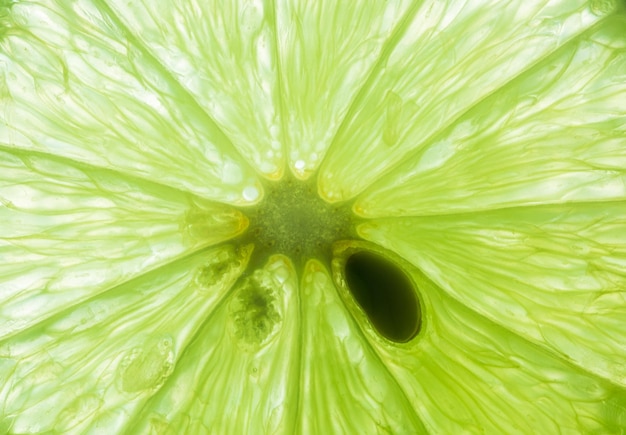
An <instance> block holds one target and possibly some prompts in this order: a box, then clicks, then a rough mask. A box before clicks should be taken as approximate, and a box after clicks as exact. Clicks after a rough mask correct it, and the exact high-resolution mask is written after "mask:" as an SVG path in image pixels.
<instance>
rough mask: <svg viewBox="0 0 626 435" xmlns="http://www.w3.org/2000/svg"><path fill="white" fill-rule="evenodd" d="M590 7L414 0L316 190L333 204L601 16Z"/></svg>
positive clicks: (572, 2)
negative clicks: (414, 8)
mask: <svg viewBox="0 0 626 435" xmlns="http://www.w3.org/2000/svg"><path fill="white" fill-rule="evenodd" d="M592 3H593V2H592ZM589 8H590V6H589V2H588V1H586V0H556V1H546V0H533V1H525V2H515V1H500V0H493V1H475V0H453V1H447V2H422V3H421V4H420V7H419V9H418V10H417V11H416V13H415V15H414V16H413V18H412V20H411V22H410V23H409V24H408V26H407V28H406V30H405V31H404V32H403V34H402V36H401V37H399V38H396V39H397V40H396V41H394V44H393V46H392V47H389V49H388V50H387V51H386V52H385V53H384V55H383V58H382V59H381V60H380V62H379V68H377V69H376V70H375V71H374V72H373V73H372V75H371V77H370V78H369V79H368V81H367V83H366V84H365V85H364V88H363V91H362V95H361V96H360V97H359V99H358V100H356V101H355V103H354V105H353V107H352V109H351V111H350V116H348V117H347V118H346V122H345V123H344V125H343V126H342V128H341V129H340V130H339V132H338V134H337V137H336V138H335V140H334V142H333V144H332V146H331V147H330V149H329V153H328V155H327V156H326V159H325V161H324V164H323V165H322V166H321V171H320V180H319V184H320V189H321V195H322V196H323V197H325V198H326V199H328V200H330V201H340V200H345V199H349V198H352V197H353V196H355V195H356V194H357V193H359V192H361V191H362V190H363V189H364V188H365V187H367V186H368V185H370V184H371V183H372V182H374V180H376V179H377V178H378V177H380V176H381V175H383V174H385V173H386V172H389V171H390V170H391V168H393V167H394V166H395V165H397V164H398V162H400V161H401V160H402V159H403V158H405V157H406V156H407V155H408V154H409V153H411V152H413V153H415V152H416V150H420V149H422V148H423V147H424V145H425V144H427V143H429V141H430V140H431V139H432V138H433V137H435V136H437V135H438V134H439V133H440V132H441V131H442V130H444V129H445V128H447V127H448V126H450V125H451V124H453V123H454V122H455V120H456V119H457V118H458V117H460V116H461V115H463V113H464V112H466V111H467V110H469V109H471V108H472V107H474V106H475V105H476V104H477V103H478V102H480V101H481V100H482V99H484V98H485V97H487V96H488V95H490V94H491V93H493V92H494V91H496V90H498V89H499V88H500V87H502V86H505V85H507V83H509V82H510V81H511V80H513V79H514V78H515V77H516V76H518V75H519V74H521V73H522V72H523V71H525V70H527V69H528V68H530V67H531V66H532V65H534V64H535V63H536V62H538V61H539V60H541V59H543V58H545V57H546V56H549V55H550V54H551V53H553V52H554V51H555V50H556V49H558V47H560V46H561V45H563V44H565V43H566V42H567V41H568V40H569V39H571V38H574V37H575V36H576V35H578V34H579V33H581V32H583V31H585V30H586V29H588V28H589V27H591V26H593V25H594V24H595V23H597V22H598V21H599V20H601V15H602V14H601V13H600V11H598V10H596V9H593V10H591V9H589ZM494 17H498V18H497V19H494ZM537 97H538V98H541V95H537ZM487 167H489V168H491V166H487Z"/></svg>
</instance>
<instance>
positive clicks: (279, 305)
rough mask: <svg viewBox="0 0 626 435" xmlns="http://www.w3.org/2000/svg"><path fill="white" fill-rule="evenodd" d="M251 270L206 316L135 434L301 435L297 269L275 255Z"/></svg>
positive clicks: (132, 429) (139, 417)
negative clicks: (297, 421)
mask: <svg viewBox="0 0 626 435" xmlns="http://www.w3.org/2000/svg"><path fill="white" fill-rule="evenodd" d="M248 272H249V273H247V274H246V276H245V277H243V278H242V279H240V280H239V281H238V282H237V283H235V284H234V285H233V286H232V289H231V291H230V292H229V294H228V296H227V298H225V299H224V300H223V301H222V302H221V303H220V304H219V305H217V306H216V307H215V310H213V311H212V312H211V313H210V315H209V314H207V315H206V317H205V322H204V324H203V326H202V329H201V330H200V331H199V332H198V333H197V334H196V338H195V340H194V341H193V343H192V344H191V345H190V346H189V347H188V348H187V351H186V352H185V354H184V355H183V356H182V358H181V360H180V361H179V362H178V364H177V368H176V371H175V372H174V373H173V374H172V376H171V377H170V378H169V381H168V383H166V384H165V385H164V386H163V388H161V389H160V390H159V391H158V393H156V394H155V395H154V396H153V397H152V398H151V399H150V401H149V402H147V404H146V406H144V408H143V411H142V413H141V414H139V415H137V416H136V418H135V419H134V420H133V423H134V425H133V426H132V427H130V428H129V433H150V432H155V431H156V432H159V433H167V430H168V429H169V430H171V431H173V432H175V433H190V434H191V433H197V434H204V433H218V434H220V433H224V434H227V433H232V434H248V433H250V434H252V433H272V434H280V433H283V434H293V433H296V431H294V425H295V419H296V414H297V407H298V401H297V382H296V380H297V379H298V374H299V373H298V367H299V364H300V362H299V361H300V360H299V358H300V356H299V354H298V349H299V342H300V340H301V337H300V329H299V326H298V310H299V301H298V295H297V291H298V286H297V281H296V276H295V270H294V269H293V266H292V264H291V262H290V261H289V260H288V259H286V258H285V257H282V256H275V257H271V258H270V259H269V261H268V262H267V263H266V265H265V266H264V267H262V268H260V269H255V270H254V271H248Z"/></svg>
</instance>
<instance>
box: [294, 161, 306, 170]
mask: <svg viewBox="0 0 626 435" xmlns="http://www.w3.org/2000/svg"><path fill="white" fill-rule="evenodd" d="M304 166H305V163H304V160H296V162H295V163H294V167H295V168H296V169H297V170H298V171H301V170H303V169H304Z"/></svg>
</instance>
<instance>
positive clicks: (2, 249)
mask: <svg viewBox="0 0 626 435" xmlns="http://www.w3.org/2000/svg"><path fill="white" fill-rule="evenodd" d="M0 222H2V239H1V240H0V258H2V262H1V263H0V289H1V291H0V324H1V325H2V327H1V328H0V337H5V336H8V335H12V334H14V333H15V332H17V331H21V330H23V329H25V328H27V327H29V326H32V325H34V324H36V323H38V322H40V321H42V320H44V319H45V318H47V317H48V316H50V315H52V314H53V313H55V312H58V311H59V310H61V309H64V308H66V307H68V306H72V305H74V304H78V303H80V302H81V301H84V300H85V299H86V298H89V297H92V296H94V295H96V294H98V293H101V292H103V291H105V290H107V289H109V288H112V287H114V286H116V285H118V284H121V283H123V282H125V281H126V280H128V279H130V278H133V277H135V276H138V275H140V274H142V273H144V272H146V271H148V270H151V269H153V268H156V267H158V266H159V265H162V264H164V263H167V262H170V261H172V260H174V259H176V258H178V257H181V256H183V255H186V254H188V253H191V252H193V251H196V250H198V249H200V248H203V247H206V246H208V245H211V244H215V243H218V242H220V241H222V240H225V239H228V238H231V237H233V236H235V235H236V234H238V233H240V232H241V231H243V229H244V228H245V225H246V222H245V218H243V216H242V215H241V214H240V213H239V212H237V211H235V210H233V209H230V208H229V207H227V206H224V205H216V204H212V203H208V202H206V201H204V200H198V199H193V198H191V197H189V196H186V195H181V193H180V192H178V191H175V190H173V189H164V188H163V187H162V186H160V185H156V186H155V185H151V184H149V183H145V182H137V181H129V180H125V179H123V178H120V177H117V176H114V175H113V174H112V173H111V172H110V171H105V170H98V169H94V168H90V167H81V166H80V165H76V164H69V163H68V162H67V161H65V160H64V159H50V158H48V157H42V156H38V155H36V154H32V153H29V154H26V153H22V152H16V151H13V152H5V151H1V150H0Z"/></svg>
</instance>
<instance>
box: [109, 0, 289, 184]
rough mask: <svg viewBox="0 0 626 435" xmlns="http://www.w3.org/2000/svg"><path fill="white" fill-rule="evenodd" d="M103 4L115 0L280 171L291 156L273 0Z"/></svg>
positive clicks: (238, 139)
mask: <svg viewBox="0 0 626 435" xmlns="http://www.w3.org/2000/svg"><path fill="white" fill-rule="evenodd" d="M99 3H106V4H108V5H109V6H110V9H109V11H110V12H111V13H112V14H113V15H114V16H116V17H117V18H118V19H119V20H120V22H122V23H124V26H126V27H127V29H128V30H129V32H130V33H131V34H132V35H134V37H135V38H137V40H139V41H140V44H141V45H142V46H143V47H145V49H146V50H147V51H148V52H150V53H152V54H153V55H154V56H155V57H156V58H157V59H158V62H159V63H160V64H162V65H163V67H164V68H165V69H167V71H168V72H169V73H170V74H171V75H172V77H174V78H175V79H176V81H178V83H180V85H181V86H182V87H183V88H185V89H186V90H187V91H188V92H189V94H190V96H191V97H192V98H193V99H194V100H195V101H196V102H197V104H198V105H200V106H201V107H202V109H203V110H204V111H206V113H207V114H208V115H209V116H210V117H211V118H212V119H213V120H215V122H216V123H217V125H219V127H220V128H221V129H222V131H224V133H225V134H226V136H228V137H229V139H230V140H231V141H232V143H233V144H234V145H235V146H236V147H237V148H238V150H239V151H240V152H241V154H242V155H243V156H245V157H246V158H247V159H249V160H250V163H251V164H252V166H253V167H254V168H255V169H256V170H257V171H259V172H260V173H261V174H263V175H265V176H266V177H270V178H274V179H276V178H279V177H280V176H281V174H282V172H283V170H284V163H285V157H286V156H285V150H284V149H283V146H282V138H281V114H280V106H279V104H278V100H279V98H280V97H279V96H278V85H277V82H278V74H277V66H276V53H275V44H274V42H275V41H274V38H275V23H274V11H273V8H274V6H273V5H272V2H271V1H254V2H233V1H229V2H224V1H219V0H211V1H205V0H190V1H183V2H181V1H166V2H154V1H151V0H143V1H134V2H130V3H129V2H127V1H122V0H109V1H106V2H99Z"/></svg>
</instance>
